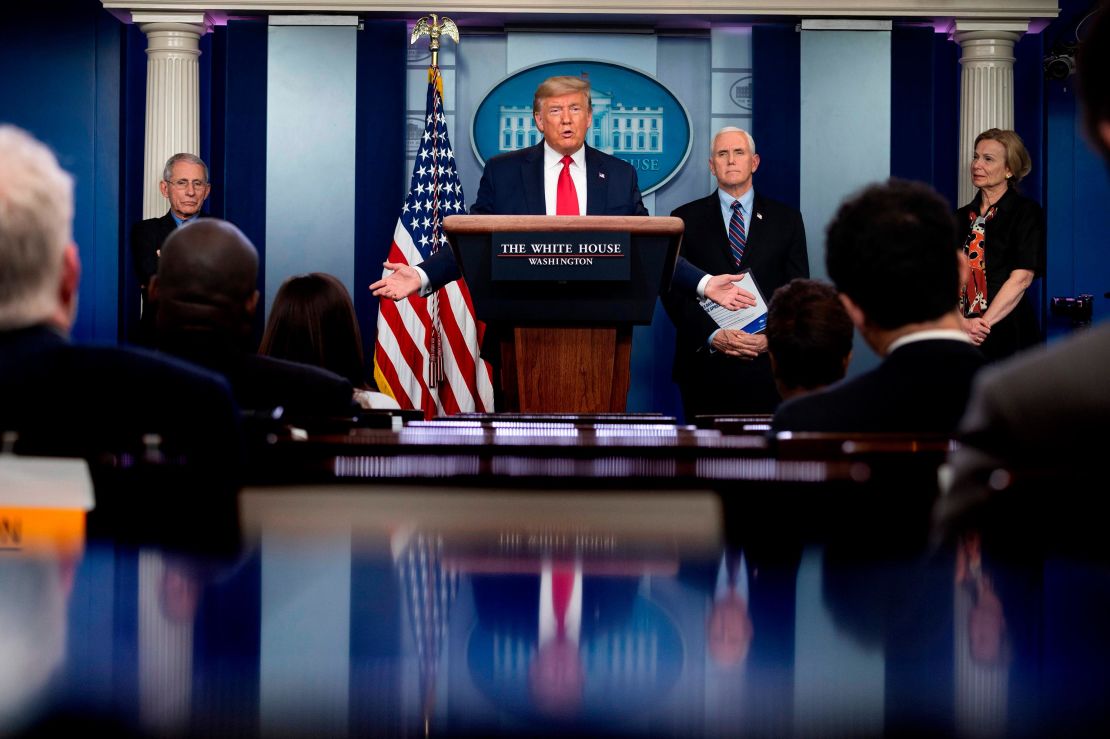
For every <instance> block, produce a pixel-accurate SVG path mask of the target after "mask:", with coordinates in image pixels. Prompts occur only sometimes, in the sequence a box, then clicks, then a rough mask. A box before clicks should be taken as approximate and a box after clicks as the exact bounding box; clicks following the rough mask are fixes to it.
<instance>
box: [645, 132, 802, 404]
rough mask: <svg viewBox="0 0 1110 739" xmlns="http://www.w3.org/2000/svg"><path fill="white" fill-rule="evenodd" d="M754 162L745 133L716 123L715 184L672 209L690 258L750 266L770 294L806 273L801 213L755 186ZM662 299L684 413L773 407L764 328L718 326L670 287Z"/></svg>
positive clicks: (708, 266) (704, 265) (730, 268)
mask: <svg viewBox="0 0 1110 739" xmlns="http://www.w3.org/2000/svg"><path fill="white" fill-rule="evenodd" d="M757 169H759V155H758V154H756V152H755V141H754V140H753V139H752V137H751V134H749V133H748V132H747V131H743V130H741V129H739V128H733V127H731V126H730V127H726V128H722V129H721V130H720V131H718V132H717V135H715V136H714V137H713V145H712V147H711V148H710V156H709V171H710V172H712V173H713V176H714V177H716V178H717V189H716V190H714V191H713V193H712V194H710V195H708V196H706V197H704V198H701V199H699V200H695V201H693V202H690V203H687V204H686V205H683V206H681V207H680V208H678V209H676V210H675V211H674V213H672V214H671V215H673V216H677V217H679V218H681V219H682V220H683V222H684V223H685V224H686V233H685V234H684V235H683V238H682V253H683V255H684V256H685V257H686V258H687V259H689V260H690V262H691V263H693V264H694V265H696V266H697V267H700V268H701V269H704V270H706V271H707V272H712V273H719V272H740V271H743V270H750V274H751V275H752V277H753V278H754V281H755V283H756V284H757V285H758V286H759V289H760V291H761V292H762V293H763V296H764V298H765V299H767V300H770V299H771V295H772V293H774V292H775V290H776V289H778V288H779V287H781V286H782V285H785V284H786V283H787V282H790V280H792V279H794V278H795V277H808V276H809V257H808V255H807V253H806V234H805V226H804V225H803V224H802V216H801V214H800V213H799V212H798V211H796V210H795V209H793V208H791V207H789V206H787V205H784V204H783V203H780V202H777V201H775V200H772V199H770V198H768V197H766V196H763V195H759V194H757V193H756V191H755V189H754V187H753V185H752V176H753V175H754V174H755V171H756V170H757ZM743 284H744V283H743V282H741V285H743ZM663 302H664V306H665V307H666V308H667V313H668V314H669V315H670V317H671V320H672V321H673V322H674V324H675V328H677V329H678V345H677V347H676V349H675V358H674V379H675V382H677V383H678V386H679V389H680V390H681V391H682V405H683V409H684V410H685V413H686V419H687V421H692V420H693V417H694V416H695V415H698V414H708V413H770V412H771V411H773V410H774V409H775V406H776V405H778V403H779V394H778V391H777V390H776V388H775V381H774V378H773V377H772V375H771V363H770V360H769V359H768V357H767V338H766V336H764V335H763V334H761V333H745V332H744V331H741V330H738V329H722V328H720V327H719V326H717V324H716V323H715V322H714V321H713V319H712V318H710V317H709V314H707V313H706V312H705V311H704V310H703V309H702V308H701V306H700V305H698V303H697V302H695V301H693V300H691V299H690V298H689V297H688V296H687V295H682V294H679V293H677V292H676V291H675V290H673V289H672V290H671V292H670V294H669V295H667V296H665V297H664V301H663Z"/></svg>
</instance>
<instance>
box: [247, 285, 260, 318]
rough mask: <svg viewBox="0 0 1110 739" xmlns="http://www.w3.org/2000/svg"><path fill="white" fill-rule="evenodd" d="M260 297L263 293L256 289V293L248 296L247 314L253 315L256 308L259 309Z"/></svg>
mask: <svg viewBox="0 0 1110 739" xmlns="http://www.w3.org/2000/svg"><path fill="white" fill-rule="evenodd" d="M259 297H261V295H260V294H259V292H258V291H257V290H255V291H254V293H253V294H252V295H251V296H250V297H249V298H247V314H248V315H252V316H253V315H254V312H255V310H257V309H258V299H259Z"/></svg>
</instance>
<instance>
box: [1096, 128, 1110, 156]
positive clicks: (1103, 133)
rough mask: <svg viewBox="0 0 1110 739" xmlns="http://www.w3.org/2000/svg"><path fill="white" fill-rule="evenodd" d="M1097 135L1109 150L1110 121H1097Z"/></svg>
mask: <svg viewBox="0 0 1110 739" xmlns="http://www.w3.org/2000/svg"><path fill="white" fill-rule="evenodd" d="M1098 135H1099V138H1101V139H1102V145H1103V146H1105V147H1106V149H1107V151H1110V121H1099V123H1098Z"/></svg>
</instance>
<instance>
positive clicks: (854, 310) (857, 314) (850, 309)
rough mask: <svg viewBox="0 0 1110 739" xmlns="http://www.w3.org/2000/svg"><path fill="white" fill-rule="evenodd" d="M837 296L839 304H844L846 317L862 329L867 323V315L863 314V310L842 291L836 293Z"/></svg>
mask: <svg viewBox="0 0 1110 739" xmlns="http://www.w3.org/2000/svg"><path fill="white" fill-rule="evenodd" d="M837 297H839V298H840V304H841V305H843V306H844V310H845V312H846V313H847V314H848V317H849V318H851V319H852V325H854V326H855V327H856V328H859V329H862V328H863V327H864V325H865V324H866V323H867V316H866V315H864V313H863V310H862V309H860V307H859V306H858V305H856V304H855V302H854V301H853V300H852V299H851V298H849V297H848V296H847V295H845V294H844V293H837Z"/></svg>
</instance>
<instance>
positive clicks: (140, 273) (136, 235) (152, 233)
mask: <svg viewBox="0 0 1110 739" xmlns="http://www.w3.org/2000/svg"><path fill="white" fill-rule="evenodd" d="M176 228H177V222H176V221H174V219H173V215H171V214H170V212H169V211H168V210H167V211H166V214H165V215H164V216H160V217H158V218H147V219H146V220H145V221H139V222H138V223H136V224H135V225H133V226H132V227H131V260H132V262H133V264H134V265H135V276H136V277H138V278H139V285H140V286H141V287H142V288H143V289H144V290H145V289H146V286H147V285H149V284H150V278H151V277H153V276H154V275H155V274H157V273H158V250H159V249H161V248H162V244H163V243H165V241H166V239H167V238H168V237H169V235H170V234H172V233H173V232H174V229H176Z"/></svg>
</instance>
